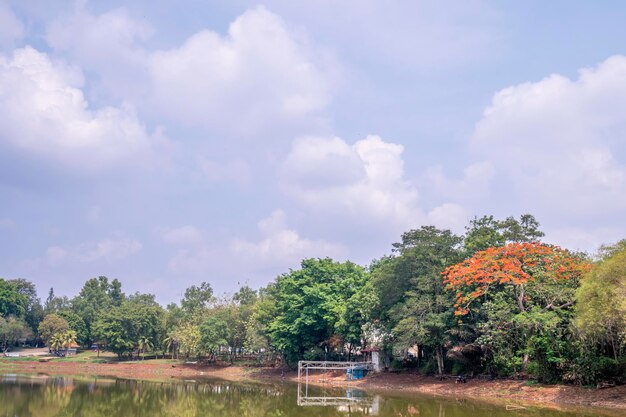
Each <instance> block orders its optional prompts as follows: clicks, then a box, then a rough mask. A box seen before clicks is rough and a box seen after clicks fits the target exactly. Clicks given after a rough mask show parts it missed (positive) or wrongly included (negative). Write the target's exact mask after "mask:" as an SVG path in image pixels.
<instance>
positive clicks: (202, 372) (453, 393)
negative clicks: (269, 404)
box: [0, 358, 626, 415]
mask: <svg viewBox="0 0 626 417" xmlns="http://www.w3.org/2000/svg"><path fill="white" fill-rule="evenodd" d="M1 373H45V374H53V375H81V376H103V377H115V378H128V379H144V380H159V381H163V380H168V379H202V378H219V379H224V380H228V381H250V382H255V381H256V382H297V373H296V372H287V371H283V370H280V369H275V368H252V367H240V366H207V365H199V364H184V363H174V362H169V361H145V362H144V361H134V362H117V361H111V362H107V363H93V362H72V361H56V360H52V361H49V362H38V361H16V360H11V359H5V358H2V359H0V374H1ZM309 383H311V384H316V385H330V386H338V387H339V386H345V384H346V378H345V374H342V373H340V372H335V373H326V374H313V375H311V376H310V377H309ZM351 385H352V386H353V387H358V388H361V389H364V390H366V391H372V392H378V393H387V394H393V393H402V394H404V395H410V394H411V393H421V394H427V395H436V396H445V397H453V398H471V399H481V400H484V401H489V402H497V403H501V404H504V403H517V404H529V405H537V406H546V407H550V408H568V407H572V406H574V407H594V408H602V409H607V410H614V411H615V412H616V414H614V415H620V414H622V413H625V414H626V386H618V387H612V388H605V389H595V388H584V387H577V386H565V385H542V384H529V383H528V382H527V381H515V380H496V381H485V380H468V382H467V383H465V384H456V383H455V381H454V379H445V380H442V381H440V380H438V379H436V378H432V377H425V376H419V375H415V374H391V373H382V374H376V375H369V376H367V377H366V378H364V379H362V380H358V381H352V382H351ZM622 415H623V414H622Z"/></svg>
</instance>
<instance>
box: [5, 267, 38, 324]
mask: <svg viewBox="0 0 626 417" xmlns="http://www.w3.org/2000/svg"><path fill="white" fill-rule="evenodd" d="M8 282H9V283H10V284H12V285H13V286H14V287H15V289H16V290H17V292H18V293H19V294H21V295H23V296H24V297H25V298H26V305H25V307H24V321H25V322H26V323H27V324H28V326H29V327H30V328H31V330H32V331H33V332H36V331H37V326H39V322H40V321H41V320H42V319H43V307H42V306H41V300H39V297H38V296H37V289H36V288H35V284H33V283H32V282H30V281H28V280H25V279H23V278H17V279H11V280H9V281H8Z"/></svg>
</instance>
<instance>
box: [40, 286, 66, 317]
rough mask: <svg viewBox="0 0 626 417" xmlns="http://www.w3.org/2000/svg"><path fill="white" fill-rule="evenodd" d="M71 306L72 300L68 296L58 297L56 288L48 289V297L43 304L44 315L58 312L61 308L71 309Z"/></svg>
mask: <svg viewBox="0 0 626 417" xmlns="http://www.w3.org/2000/svg"><path fill="white" fill-rule="evenodd" d="M70 307H71V303H70V300H69V299H68V298H67V297H66V296H63V297H57V296H56V295H54V288H50V291H48V298H46V302H45V303H44V306H43V313H44V316H45V315H47V314H52V313H58V312H59V311H61V310H69V309H70Z"/></svg>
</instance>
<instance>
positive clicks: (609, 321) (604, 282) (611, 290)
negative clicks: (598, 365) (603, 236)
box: [574, 241, 626, 360]
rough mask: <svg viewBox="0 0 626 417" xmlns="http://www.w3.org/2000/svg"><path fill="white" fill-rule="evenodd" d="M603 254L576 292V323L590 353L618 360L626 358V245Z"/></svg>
mask: <svg viewBox="0 0 626 417" xmlns="http://www.w3.org/2000/svg"><path fill="white" fill-rule="evenodd" d="M603 251H604V253H603V258H602V259H601V260H600V261H599V262H597V263H596V264H595V265H594V266H593V268H592V269H591V271H590V272H589V273H588V274H587V275H586V276H585V277H584V278H583V280H582V282H581V286H580V288H578V290H577V291H576V302H577V303H576V318H575V321H574V323H575V327H576V330H577V332H578V334H579V335H580V337H581V338H582V340H583V341H584V342H585V346H586V347H587V349H588V351H589V352H593V353H594V354H595V355H598V356H605V355H606V356H609V357H612V359H614V360H618V359H619V357H621V356H623V355H625V354H626V241H621V242H618V243H617V244H616V245H614V246H613V247H604V248H603Z"/></svg>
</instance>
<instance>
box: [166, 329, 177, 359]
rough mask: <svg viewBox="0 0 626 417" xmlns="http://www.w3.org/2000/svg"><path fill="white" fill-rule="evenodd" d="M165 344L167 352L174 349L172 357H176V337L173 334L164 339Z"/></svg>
mask: <svg viewBox="0 0 626 417" xmlns="http://www.w3.org/2000/svg"><path fill="white" fill-rule="evenodd" d="M163 345H164V346H165V352H169V351H170V350H171V351H172V354H171V359H174V349H175V347H176V339H174V336H172V335H171V334H170V335H169V336H167V337H166V338H165V339H163Z"/></svg>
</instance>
